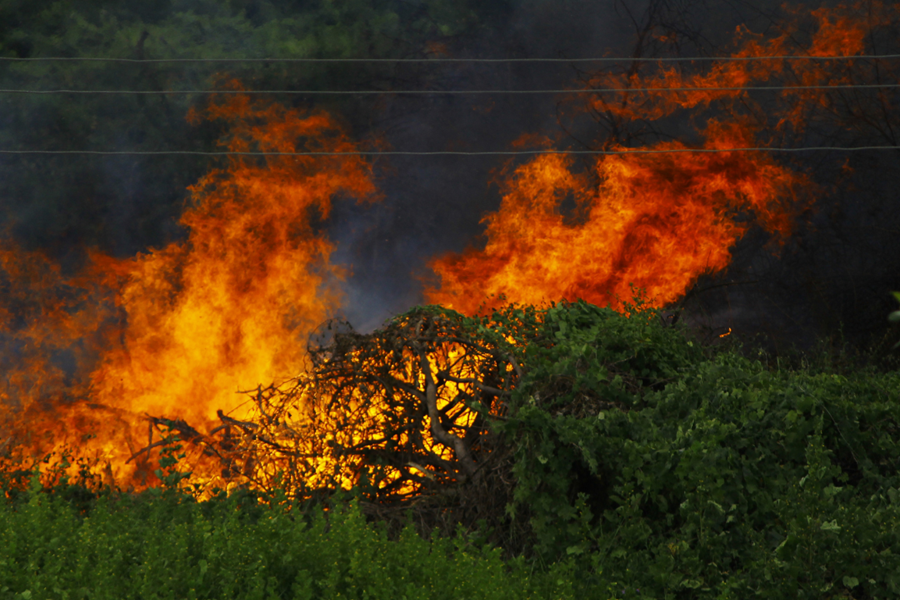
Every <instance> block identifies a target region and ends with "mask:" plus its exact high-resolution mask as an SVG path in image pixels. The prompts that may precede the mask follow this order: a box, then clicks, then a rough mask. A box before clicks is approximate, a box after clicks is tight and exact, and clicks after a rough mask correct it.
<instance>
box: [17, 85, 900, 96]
mask: <svg viewBox="0 0 900 600" xmlns="http://www.w3.org/2000/svg"><path fill="white" fill-rule="evenodd" d="M885 88H900V83H865V84H838V85H787V86H785V85H760V86H730V87H674V88H673V87H645V88H587V89H562V90H67V89H60V90H20V89H0V94H36V95H52V94H80V95H86V94H96V95H112V94H129V95H181V96H184V95H191V94H237V95H240V94H248V95H259V94H290V95H316V96H321V95H390V94H398V95H427V94H434V95H440V94H451V95H462V94H603V93H609V94H611V93H616V94H620V93H627V92H736V91H753V90H763V91H766V90H768V91H778V90H781V91H785V90H850V89H853V90H858V89H885Z"/></svg>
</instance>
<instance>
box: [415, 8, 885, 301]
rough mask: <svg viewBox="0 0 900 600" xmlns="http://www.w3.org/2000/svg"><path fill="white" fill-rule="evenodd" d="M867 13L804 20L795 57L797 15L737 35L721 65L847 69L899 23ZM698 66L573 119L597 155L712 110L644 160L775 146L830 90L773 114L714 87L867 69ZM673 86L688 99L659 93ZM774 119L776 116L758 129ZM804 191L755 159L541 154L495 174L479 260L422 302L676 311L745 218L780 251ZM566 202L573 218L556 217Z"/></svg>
mask: <svg viewBox="0 0 900 600" xmlns="http://www.w3.org/2000/svg"><path fill="white" fill-rule="evenodd" d="M870 4H871V6H870V8H872V10H871V11H863V10H861V6H859V5H854V6H847V5H840V6H838V7H836V8H828V9H826V8H821V9H818V10H815V11H812V13H811V16H812V20H813V21H814V27H813V30H814V31H813V34H812V35H811V37H810V38H809V41H808V43H807V44H806V45H805V46H804V47H802V48H800V49H799V50H798V48H796V47H795V46H793V45H792V44H795V43H796V39H798V38H800V37H801V36H800V31H801V26H800V24H801V23H802V21H803V20H804V19H808V15H809V13H806V14H805V15H804V14H803V13H802V11H799V10H798V11H797V12H796V13H795V14H794V15H793V17H794V22H792V23H788V24H786V25H785V27H784V28H783V29H782V32H781V33H780V34H779V35H777V36H775V37H771V38H769V39H766V38H765V37H764V36H758V35H753V34H751V33H750V32H749V31H747V30H746V28H743V27H741V28H738V31H737V32H736V46H737V50H736V51H735V52H734V54H733V57H734V58H735V59H740V58H745V57H751V56H752V57H779V56H785V55H798V54H799V55H803V54H806V55H809V56H848V57H852V56H854V55H856V54H859V53H862V52H864V50H865V40H866V36H867V35H868V34H869V33H870V32H871V31H872V30H873V28H876V27H880V26H882V25H884V24H885V23H887V22H889V21H890V20H891V19H896V17H897V13H898V9H897V7H894V8H888V7H885V6H884V5H883V4H882V3H879V2H872V3H870ZM890 15H892V16H890ZM703 65H704V66H703V67H702V69H704V70H700V71H696V70H695V71H693V72H689V69H691V68H692V67H687V68H684V67H675V66H669V63H659V64H650V65H649V66H645V67H640V68H633V69H631V70H629V71H628V72H625V73H614V72H602V73H599V74H597V75H596V76H594V77H592V78H590V79H589V80H588V81H587V82H586V86H587V87H588V88H614V89H627V90H628V91H624V92H619V93H616V94H594V95H588V96H587V97H588V98H589V100H588V101H587V105H586V107H584V108H583V109H582V110H587V111H590V112H591V113H592V114H594V115H599V117H598V119H599V120H601V121H603V122H606V123H607V124H609V125H610V127H609V129H610V131H611V133H610V135H609V136H608V137H607V138H606V139H605V140H601V142H600V145H601V147H603V148H604V149H606V150H622V151H625V150H636V149H637V148H628V147H626V146H624V143H625V142H626V141H627V135H625V134H623V133H622V132H623V131H627V129H628V127H629V124H632V123H646V122H648V121H654V120H659V119H663V118H666V117H669V116H671V115H673V114H674V113H676V112H677V111H680V110H691V111H693V112H692V113H691V115H692V117H693V118H694V119H697V118H698V117H699V116H700V115H701V114H703V112H702V111H708V113H709V111H712V110H713V108H714V109H715V112H711V114H707V116H706V118H705V121H706V125H705V126H704V127H703V128H701V129H700V130H699V131H698V132H697V133H698V134H699V138H700V143H699V144H697V145H696V146H688V145H686V144H684V143H679V142H662V143H658V144H655V145H652V146H648V147H644V148H642V149H644V150H652V151H664V150H673V149H685V148H688V147H696V148H702V149H705V150H716V149H728V148H755V147H760V146H765V145H768V144H773V143H776V142H777V143H781V142H783V141H784V140H785V139H786V138H787V137H788V136H790V135H794V136H795V137H796V136H798V135H800V134H801V133H802V132H803V130H804V128H805V127H806V125H807V121H808V119H809V118H810V115H811V114H812V113H813V111H814V110H815V109H817V108H821V107H823V106H825V107H826V108H827V106H828V105H829V103H830V102H832V100H831V96H830V93H829V91H828V90H809V89H784V90H782V91H781V92H780V93H779V94H780V95H779V96H777V98H779V99H778V100H776V101H775V102H774V104H779V107H778V110H775V111H773V102H772V101H766V102H765V103H759V102H755V101H754V99H753V98H754V97H753V92H752V90H735V89H722V88H734V87H744V86H752V85H754V84H757V83H765V84H767V85H779V86H794V87H795V88H796V86H821V85H842V84H847V83H853V82H855V81H857V79H855V77H856V78H858V77H859V73H861V72H866V70H867V69H868V71H872V69H874V68H876V67H875V66H872V65H862V61H856V60H846V61H810V60H805V61H797V60H786V59H783V58H772V59H771V60H757V61H743V60H725V61H721V62H716V63H714V64H713V65H712V66H706V65H708V63H703ZM693 68H695V69H699V68H701V67H693ZM873 72H874V71H873ZM647 88H663V90H664V91H653V90H647ZM672 88H698V89H688V90H684V89H679V90H677V91H668V90H670V89H672ZM714 105H715V106H714ZM773 113H775V114H780V115H781V116H780V118H778V120H777V121H776V122H774V123H770V122H769V115H771V114H773ZM814 191H815V186H814V185H813V184H812V182H811V181H810V180H809V179H808V178H807V177H806V176H805V175H804V174H802V173H800V172H798V171H795V170H793V169H792V168H790V167H788V166H786V165H784V164H782V163H780V162H778V161H776V160H775V159H773V158H772V157H771V156H769V155H768V154H766V153H763V152H718V153H699V152H697V153H678V154H650V153H632V154H619V155H601V156H600V157H599V158H597V159H596V160H595V161H594V163H593V165H591V166H590V167H588V168H587V169H586V170H584V171H578V172H577V171H576V170H575V169H574V165H573V163H572V161H571V160H569V159H566V158H563V157H562V156H559V155H544V156H540V157H538V158H535V159H533V160H531V161H530V162H528V163H526V164H524V165H522V166H520V167H518V168H516V169H515V170H514V171H513V172H512V173H511V174H509V175H507V177H506V179H505V181H504V183H503V199H502V202H501V205H500V208H499V210H498V211H497V212H495V213H492V214H490V215H488V216H486V217H485V218H484V220H483V222H484V223H485V226H486V232H485V237H486V238H487V243H486V245H485V247H484V248H483V249H470V250H468V251H466V252H465V253H463V254H461V255H448V256H444V257H440V258H438V259H436V260H434V261H432V263H431V267H432V269H433V270H434V271H435V272H436V273H437V275H438V277H439V281H440V283H439V285H437V286H435V287H431V288H429V289H427V290H426V295H427V298H428V301H429V302H431V303H435V304H443V305H446V306H451V307H453V308H455V309H457V310H460V311H462V312H465V313H469V314H473V313H475V312H477V311H478V310H479V307H480V306H482V305H483V303H484V301H485V300H486V299H487V298H489V297H492V296H493V297H499V296H503V297H506V298H507V299H508V300H510V301H512V302H517V303H528V304H540V303H545V302H549V301H556V300H559V299H563V298H564V299H568V300H575V299H578V298H581V299H584V300H587V301H588V302H592V303H595V304H599V305H606V304H611V305H612V306H613V307H620V306H621V302H622V301H630V300H631V297H632V294H633V288H639V289H642V290H643V292H644V294H645V300H646V301H648V302H649V303H650V304H651V305H654V306H661V305H664V304H667V303H671V302H673V301H675V300H677V299H678V298H679V297H680V296H682V295H683V294H684V293H685V292H686V291H687V290H688V288H689V287H690V286H691V285H692V284H693V283H694V282H695V281H696V280H697V278H698V277H699V276H700V275H702V274H704V273H714V272H717V271H721V270H722V269H724V268H726V267H727V266H728V264H729V263H730V260H731V248H732V247H733V246H734V244H735V243H736V242H737V240H738V239H740V238H741V236H743V235H744V233H745V232H746V231H747V229H748V225H749V224H748V222H747V217H748V216H750V215H752V216H754V217H755V218H756V220H757V221H758V222H759V224H760V225H761V226H762V227H763V228H764V229H765V230H767V231H768V232H770V233H771V234H774V236H775V238H776V239H780V240H782V241H783V239H784V238H785V236H787V235H789V234H790V232H791V223H792V220H793V218H794V217H795V215H796V214H797V213H798V211H799V209H800V208H802V206H803V205H804V203H803V200H804V198H803V196H804V195H805V196H807V197H808V196H809V195H810V194H811V192H814ZM573 202H574V206H575V207H576V208H575V210H574V211H565V210H563V208H562V207H563V206H564V205H566V204H572V203H573Z"/></svg>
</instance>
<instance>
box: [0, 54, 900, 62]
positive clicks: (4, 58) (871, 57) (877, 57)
mask: <svg viewBox="0 0 900 600" xmlns="http://www.w3.org/2000/svg"><path fill="white" fill-rule="evenodd" d="M895 58H900V54H856V55H853V56H796V55H794V56H789V55H779V56H684V57H662V58H644V57H612V56H602V57H600V56H598V57H589V58H107V57H92V56H39V57H29V58H22V57H17V56H0V62H24V63H27V62H111V63H137V64H153V63H236V62H249V63H260V62H261V63H475V64H479V63H483V64H484V63H486V64H492V63H583V62H600V63H610V62H700V61H704V62H705V61H741V62H743V61H754V60H858V59H865V60H880V59H895Z"/></svg>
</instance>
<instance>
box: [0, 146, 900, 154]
mask: <svg viewBox="0 0 900 600" xmlns="http://www.w3.org/2000/svg"><path fill="white" fill-rule="evenodd" d="M864 150H900V146H850V147H843V146H808V147H801V148H670V149H665V150H642V149H636V150H488V151H483V152H478V151H472V152H469V151H462V150H460V151H456V150H439V151H432V152H416V151H406V150H399V151H394V150H388V151H382V150H358V151H352V152H204V151H200V150H160V151H149V150H148V151H145V150H111V151H106V150H0V155H53V154H59V155H83V156H535V155H541V154H592V155H608V156H609V155H622V154H684V153H701V154H708V153H718V152H809V151H838V152H859V151H864Z"/></svg>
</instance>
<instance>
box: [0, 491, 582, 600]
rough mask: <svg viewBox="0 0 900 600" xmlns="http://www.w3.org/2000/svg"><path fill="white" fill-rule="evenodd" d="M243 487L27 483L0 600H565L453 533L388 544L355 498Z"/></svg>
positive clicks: (7, 530) (561, 578)
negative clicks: (110, 489)
mask: <svg viewBox="0 0 900 600" xmlns="http://www.w3.org/2000/svg"><path fill="white" fill-rule="evenodd" d="M256 501H257V498H256V496H254V495H246V494H236V495H233V496H231V497H228V498H226V497H220V498H217V499H214V500H211V501H208V502H204V503H197V502H195V501H193V499H192V498H190V497H189V496H185V495H182V494H180V493H177V492H173V491H172V490H169V493H162V494H156V495H155V497H152V496H151V497H138V498H133V497H129V496H120V495H116V496H106V497H101V498H99V499H97V500H96V502H95V503H94V505H93V506H92V507H91V508H90V509H89V510H85V511H81V512H79V511H78V510H77V509H76V508H74V507H73V506H72V505H71V504H70V503H68V502H67V501H65V500H64V499H62V498H60V497H57V495H55V494H52V493H42V492H41V490H40V489H39V488H38V489H33V490H31V491H30V492H28V493H27V494H25V495H24V496H22V497H21V498H20V499H19V501H18V502H16V503H6V504H4V505H2V506H0V596H2V597H4V598H16V599H23V600H26V599H29V598H34V599H37V598H122V599H127V598H141V599H148V598H187V599H201V598H223V599H228V600H237V599H245V598H247V599H249V598H259V599H269V598H295V599H298V600H300V599H313V598H343V599H347V600H350V599H357V598H358V599H363V598H365V599H372V600H374V599H384V600H394V599H396V598H404V597H405V598H408V599H414V598H421V599H429V600H433V599H441V598H446V599H448V600H450V599H456V598H484V599H491V600H494V599H501V598H509V599H510V600H512V599H520V598H572V597H573V595H572V584H571V577H570V576H569V574H568V573H566V572H564V570H563V569H562V568H559V569H556V570H555V571H554V572H550V573H535V574H531V572H530V569H529V568H528V566H527V565H526V564H525V563H524V562H522V561H519V562H518V563H515V564H513V565H508V564H505V563H504V562H503V561H502V560H501V557H500V554H499V551H498V550H496V549H492V548H489V547H484V546H480V547H479V546H473V545H472V544H470V543H469V542H468V541H467V539H466V537H465V536H463V535H460V536H457V537H455V538H453V539H449V538H436V539H433V540H426V539H423V538H421V537H419V536H418V535H416V533H415V531H414V530H413V529H412V528H411V527H408V528H407V529H405V530H404V531H403V532H402V533H401V534H400V535H399V537H398V539H396V540H393V541H391V540H388V538H387V535H386V533H385V531H384V529H383V528H380V527H377V526H373V525H368V524H366V522H365V520H364V519H363V517H362V515H361V514H360V512H359V510H358V509H357V508H356V506H355V505H353V504H349V505H345V506H335V507H333V509H332V510H330V511H328V512H327V513H323V512H322V511H319V512H317V513H315V514H314V515H304V514H303V513H298V512H297V511H287V510H285V508H284V506H282V505H274V506H269V507H261V506H259V505H258V504H257V503H256Z"/></svg>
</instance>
